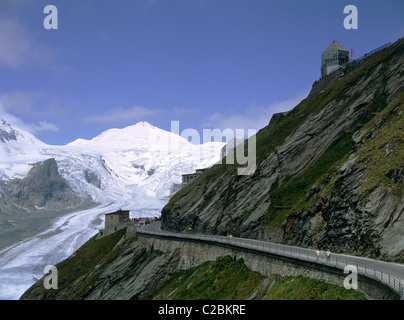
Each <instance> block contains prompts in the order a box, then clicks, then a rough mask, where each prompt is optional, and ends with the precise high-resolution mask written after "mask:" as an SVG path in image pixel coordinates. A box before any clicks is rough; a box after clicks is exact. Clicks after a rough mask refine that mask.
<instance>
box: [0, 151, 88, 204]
mask: <svg viewBox="0 0 404 320" xmlns="http://www.w3.org/2000/svg"><path fill="white" fill-rule="evenodd" d="M4 193H5V195H6V196H7V198H8V199H9V200H11V201H12V202H13V203H15V204H17V205H18V206H20V207H22V208H25V209H30V210H38V209H57V208H61V209H66V208H68V207H74V206H77V205H78V204H79V203H80V202H81V201H82V200H81V199H80V198H79V197H77V196H76V195H74V194H73V193H72V191H71V190H70V188H69V185H68V184H67V182H66V181H65V180H64V179H63V178H62V177H61V176H60V175H59V172H58V168H57V164H56V161H55V159H48V160H46V161H44V162H41V163H37V164H34V166H33V167H32V169H31V170H30V171H29V173H28V175H27V176H26V177H25V178H23V179H14V180H11V181H10V182H9V183H8V184H7V185H6V187H5V190H4Z"/></svg>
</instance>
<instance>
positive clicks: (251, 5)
mask: <svg viewBox="0 0 404 320" xmlns="http://www.w3.org/2000/svg"><path fill="white" fill-rule="evenodd" d="M49 4H52V5H55V6H56V7H57V9H58V24H59V25H58V27H59V29H58V30H46V29H45V28H44V27H43V20H44V18H45V17H46V14H44V13H43V10H44V7H45V6H46V5H49ZM350 4H352V5H355V6H357V8H358V20H359V29H358V30H346V29H345V28H344V27H343V21H344V18H345V17H346V15H345V14H344V13H343V9H344V7H345V6H346V5H350ZM402 36H404V1H402V0H386V1H384V2H380V1H373V0H363V1H351V0H349V1H348V0H346V1H342V0H334V1H324V0H313V1H311V0H307V1H300V0H299V1H297V0H293V1H292V0H286V1H270V0H45V1H43V0H0V114H1V115H2V116H3V117H5V118H6V120H9V121H10V122H14V123H15V124H18V125H20V126H22V127H24V128H25V129H28V130H30V131H31V132H33V133H34V134H35V135H36V136H37V137H38V138H40V139H41V140H43V141H44V142H46V143H49V144H66V143H68V142H71V141H73V140H75V139H77V138H84V139H91V138H93V137H94V136H96V135H98V134H100V133H101V132H102V131H104V130H107V129H110V128H123V127H125V126H128V125H131V124H135V123H137V122H139V121H143V120H145V121H148V122H150V123H151V124H153V125H155V126H157V127H160V128H162V129H165V130H170V124H171V121H172V120H178V121H179V122H180V130H184V129H186V128H194V129H197V130H200V131H201V130H202V129H205V128H206V129H213V128H219V129H222V130H223V129H225V128H232V129H236V128H237V129H248V128H254V129H260V128H262V127H263V126H265V125H266V124H267V123H268V122H269V120H270V117H271V114H272V113H274V112H280V111H286V110H289V109H291V108H292V107H294V106H295V105H296V104H297V103H298V102H299V101H300V100H302V99H303V98H305V97H306V96H307V94H308V92H309V90H310V88H311V85H312V83H313V81H315V80H317V79H318V78H319V77H320V62H321V60H320V56H321V52H322V51H323V50H324V49H325V48H326V47H327V46H328V45H329V43H330V42H331V41H332V40H333V39H334V38H336V39H337V40H339V41H340V42H341V43H342V44H343V45H344V46H345V47H346V48H347V49H351V48H352V49H354V50H355V56H356V57H360V56H362V55H363V54H364V53H366V52H369V51H371V50H373V49H374V48H376V47H378V46H380V45H383V44H385V43H386V42H389V41H392V42H393V41H396V40H397V39H398V38H399V37H402Z"/></svg>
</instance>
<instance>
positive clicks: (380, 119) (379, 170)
mask: <svg viewBox="0 0 404 320" xmlns="http://www.w3.org/2000/svg"><path fill="white" fill-rule="evenodd" d="M378 123H383V124H382V127H381V128H378V127H379V125H378ZM403 124H404V92H402V93H400V94H399V95H398V96H397V97H396V98H395V99H394V100H393V101H392V102H390V104H389V105H388V106H387V108H385V109H384V110H383V111H382V112H380V114H379V115H378V116H377V117H375V118H374V119H373V120H372V121H371V122H370V123H369V124H368V126H367V127H366V128H365V129H366V132H365V134H364V135H363V136H364V137H366V135H367V134H372V132H375V133H376V134H375V135H374V138H373V139H368V140H367V141H366V142H365V147H362V148H360V149H359V150H358V152H356V155H357V156H358V160H359V161H361V162H362V163H364V164H365V165H366V176H367V180H366V182H365V183H364V185H363V186H362V188H361V190H360V192H359V193H360V194H364V193H366V192H367V191H369V190H371V189H373V188H374V187H376V186H377V185H378V184H380V183H383V184H384V185H385V186H386V187H388V188H391V189H392V191H393V192H394V193H395V194H397V195H399V196H402V195H404V187H403V186H402V185H400V184H397V183H395V181H394V180H393V179H391V178H390V177H389V173H390V172H391V171H392V170H394V169H400V168H402V167H403V165H404V125H403ZM376 130H377V132H376Z"/></svg>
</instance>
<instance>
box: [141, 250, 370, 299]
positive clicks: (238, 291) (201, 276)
mask: <svg viewBox="0 0 404 320" xmlns="http://www.w3.org/2000/svg"><path fill="white" fill-rule="evenodd" d="M251 296H254V297H255V298H261V299H267V300H365V299H366V296H365V295H364V294H363V293H362V292H359V291H354V290H347V289H345V288H344V287H342V286H337V285H331V284H327V283H325V282H322V281H319V280H314V279H309V278H305V277H302V276H293V277H284V278H282V277H281V276H279V275H271V276H270V277H265V276H263V275H261V274H260V273H258V272H254V271H251V270H250V269H248V268H247V266H246V265H245V264H244V261H243V260H242V259H239V260H237V261H234V260H233V259H231V257H229V256H226V257H220V258H218V259H216V261H208V262H205V263H203V264H201V265H200V266H198V267H194V268H191V269H188V270H182V271H180V272H178V273H176V274H174V275H173V276H172V277H171V278H170V279H169V280H168V281H166V282H165V283H164V284H163V286H162V287H161V288H160V289H158V290H157V291H156V292H154V293H153V294H152V295H151V296H150V297H149V298H151V299H152V298H158V299H170V300H213V299H214V300H235V299H236V300H246V299H249V298H250V297H251Z"/></svg>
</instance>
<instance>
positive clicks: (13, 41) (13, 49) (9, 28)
mask: <svg viewBox="0 0 404 320" xmlns="http://www.w3.org/2000/svg"><path fill="white" fill-rule="evenodd" d="M55 53H56V51H55V50H54V49H52V48H50V47H49V46H47V45H45V44H42V43H39V42H38V41H37V39H36V37H35V36H34V35H33V34H30V32H28V30H27V29H26V28H25V27H24V26H23V25H22V24H21V23H20V22H19V21H18V20H15V19H12V18H9V17H4V16H1V18H0V62H1V63H2V64H4V65H6V66H8V67H10V68H13V69H17V68H20V67H23V66H25V65H30V64H40V65H47V64H49V63H50V62H51V61H52V60H53V58H54V56H55Z"/></svg>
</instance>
